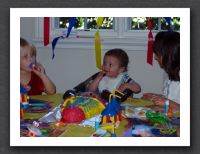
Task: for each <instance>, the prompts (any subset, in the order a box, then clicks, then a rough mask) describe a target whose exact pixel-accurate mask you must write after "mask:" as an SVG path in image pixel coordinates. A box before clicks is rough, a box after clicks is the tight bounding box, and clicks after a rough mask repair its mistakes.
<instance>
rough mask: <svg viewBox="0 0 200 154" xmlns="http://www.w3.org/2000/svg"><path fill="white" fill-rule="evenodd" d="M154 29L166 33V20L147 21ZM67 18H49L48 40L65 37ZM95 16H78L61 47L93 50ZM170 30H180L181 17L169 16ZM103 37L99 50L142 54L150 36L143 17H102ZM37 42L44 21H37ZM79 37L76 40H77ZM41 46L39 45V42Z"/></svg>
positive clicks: (41, 39) (40, 18)
mask: <svg viewBox="0 0 200 154" xmlns="http://www.w3.org/2000/svg"><path fill="white" fill-rule="evenodd" d="M150 19H151V21H152V26H153V35H155V34H156V33H157V32H158V31H160V30H168V29H169V26H170V25H169V24H168V23H167V22H166V20H165V18H162V17H157V18H156V17H152V18H150ZM69 21H70V18H69V17H51V30H50V38H51V41H52V40H53V39H54V38H55V37H58V36H61V35H63V34H66V32H67V30H68V29H67V28H68V26H69ZM96 24H97V17H77V18H76V23H75V26H74V27H73V29H72V31H71V33H70V36H69V38H70V39H62V40H59V43H58V44H59V45H58V46H57V48H58V47H59V46H60V47H62V48H80V49H83V48H85V49H93V48H94V34H95V32H96ZM171 28H172V29H174V30H176V31H179V29H180V17H171ZM99 31H100V36H101V38H102V40H103V41H102V44H103V45H102V49H105V50H106V49H109V48H111V47H113V46H115V47H116V48H118V47H119V48H124V49H127V50H136V51H145V50H146V46H147V36H148V33H149V30H148V26H147V20H146V17H104V20H103V24H102V26H101V27H100V28H99ZM35 37H36V40H37V41H38V40H40V42H42V41H43V18H42V17H38V18H36V35H35ZM77 38H79V39H77ZM41 44H42V43H41Z"/></svg>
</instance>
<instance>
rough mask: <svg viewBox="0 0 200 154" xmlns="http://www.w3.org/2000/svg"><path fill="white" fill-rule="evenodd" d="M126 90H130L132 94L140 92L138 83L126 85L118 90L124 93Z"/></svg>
mask: <svg viewBox="0 0 200 154" xmlns="http://www.w3.org/2000/svg"><path fill="white" fill-rule="evenodd" d="M125 89H130V90H131V91H132V92H135V93H137V92H139V91H140V86H139V85H137V84H136V83H124V84H122V85H121V86H120V87H119V88H118V90H119V91H121V92H123V91H124V90H125Z"/></svg>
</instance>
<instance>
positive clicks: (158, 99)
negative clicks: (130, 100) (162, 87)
mask: <svg viewBox="0 0 200 154" xmlns="http://www.w3.org/2000/svg"><path fill="white" fill-rule="evenodd" d="M141 98H142V99H147V100H150V101H152V102H153V103H154V105H158V106H163V107H164V106H165V102H166V100H169V99H167V98H165V97H164V96H163V95H160V94H154V93H145V94H143V96H142V97H141ZM169 102H170V104H171V106H172V108H173V109H175V110H180V104H178V103H176V102H174V101H172V100H169Z"/></svg>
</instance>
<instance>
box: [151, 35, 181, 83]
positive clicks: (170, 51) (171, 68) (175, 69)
mask: <svg viewBox="0 0 200 154" xmlns="http://www.w3.org/2000/svg"><path fill="white" fill-rule="evenodd" d="M153 52H154V53H155V54H156V56H157V57H159V58H161V63H162V67H163V69H164V70H165V71H166V73H167V74H168V77H169V79H170V80H174V81H180V76H179V71H180V33H178V32H174V31H166V32H158V33H157V35H156V37H155V41H154V43H153Z"/></svg>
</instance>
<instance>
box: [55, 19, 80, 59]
mask: <svg viewBox="0 0 200 154" xmlns="http://www.w3.org/2000/svg"><path fill="white" fill-rule="evenodd" d="M75 22H76V17H72V18H70V22H69V27H68V30H67V35H66V34H65V33H64V34H63V36H59V37H56V38H54V39H53V41H52V51H53V55H52V59H54V57H55V53H54V50H55V47H56V44H57V42H58V40H59V39H60V38H66V37H69V35H70V32H71V30H72V28H73V27H74V24H75Z"/></svg>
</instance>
